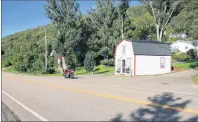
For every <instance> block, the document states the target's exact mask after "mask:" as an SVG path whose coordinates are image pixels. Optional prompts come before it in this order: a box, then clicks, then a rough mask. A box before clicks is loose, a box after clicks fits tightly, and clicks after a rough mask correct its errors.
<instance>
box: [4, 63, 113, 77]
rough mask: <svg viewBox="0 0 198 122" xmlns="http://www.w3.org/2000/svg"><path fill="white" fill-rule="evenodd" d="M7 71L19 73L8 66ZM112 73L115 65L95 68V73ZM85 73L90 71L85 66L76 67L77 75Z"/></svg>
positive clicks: (57, 74)
mask: <svg viewBox="0 0 198 122" xmlns="http://www.w3.org/2000/svg"><path fill="white" fill-rule="evenodd" d="M5 71H7V72H11V73H19V72H18V71H16V70H15V69H14V68H13V67H7V68H6V70H5ZM111 73H114V66H103V65H99V66H96V67H95V68H94V74H111ZM20 74H26V75H35V76H62V74H61V73H59V72H56V73H54V74H28V73H21V72H20ZM85 74H88V72H87V71H86V70H85V68H84V67H77V68H76V71H75V75H85Z"/></svg>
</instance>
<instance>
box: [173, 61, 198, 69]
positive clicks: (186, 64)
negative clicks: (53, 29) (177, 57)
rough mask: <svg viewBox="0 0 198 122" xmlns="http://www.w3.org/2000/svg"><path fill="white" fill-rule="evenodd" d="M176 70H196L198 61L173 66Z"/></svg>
mask: <svg viewBox="0 0 198 122" xmlns="http://www.w3.org/2000/svg"><path fill="white" fill-rule="evenodd" d="M173 67H174V68H181V69H184V70H187V69H190V68H195V67H198V60H197V59H196V60H190V61H187V62H184V63H178V64H174V65H173Z"/></svg>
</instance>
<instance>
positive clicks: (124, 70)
mask: <svg viewBox="0 0 198 122" xmlns="http://www.w3.org/2000/svg"><path fill="white" fill-rule="evenodd" d="M121 69H122V72H121V73H122V74H125V73H126V60H125V59H122V67H121Z"/></svg>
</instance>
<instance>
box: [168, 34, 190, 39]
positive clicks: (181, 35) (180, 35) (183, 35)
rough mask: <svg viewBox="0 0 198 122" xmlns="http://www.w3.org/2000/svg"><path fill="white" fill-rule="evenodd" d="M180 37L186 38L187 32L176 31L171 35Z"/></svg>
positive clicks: (171, 36) (170, 36)
mask: <svg viewBox="0 0 198 122" xmlns="http://www.w3.org/2000/svg"><path fill="white" fill-rule="evenodd" d="M178 37H181V38H186V37H187V35H186V33H174V34H170V35H169V38H178Z"/></svg>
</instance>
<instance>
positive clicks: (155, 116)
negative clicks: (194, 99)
mask: <svg viewBox="0 0 198 122" xmlns="http://www.w3.org/2000/svg"><path fill="white" fill-rule="evenodd" d="M148 100H149V101H150V102H152V103H156V104H160V105H169V106H171V107H179V108H186V106H187V104H189V103H191V100H185V101H183V100H182V98H180V97H178V98H175V97H174V96H173V94H172V93H163V94H161V95H156V96H154V97H152V98H151V97H148ZM179 113H180V111H178V110H174V109H170V108H162V107H159V106H151V105H147V107H141V108H139V109H138V110H136V111H134V112H132V113H131V115H130V118H131V120H130V121H180V120H181V118H182V116H181V115H179ZM197 120H198V115H197V116H194V117H192V118H189V119H187V120H186V121H197ZM111 121H113V122H121V121H125V120H123V119H122V113H120V114H117V115H116V116H115V117H114V118H113V119H111Z"/></svg>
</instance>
